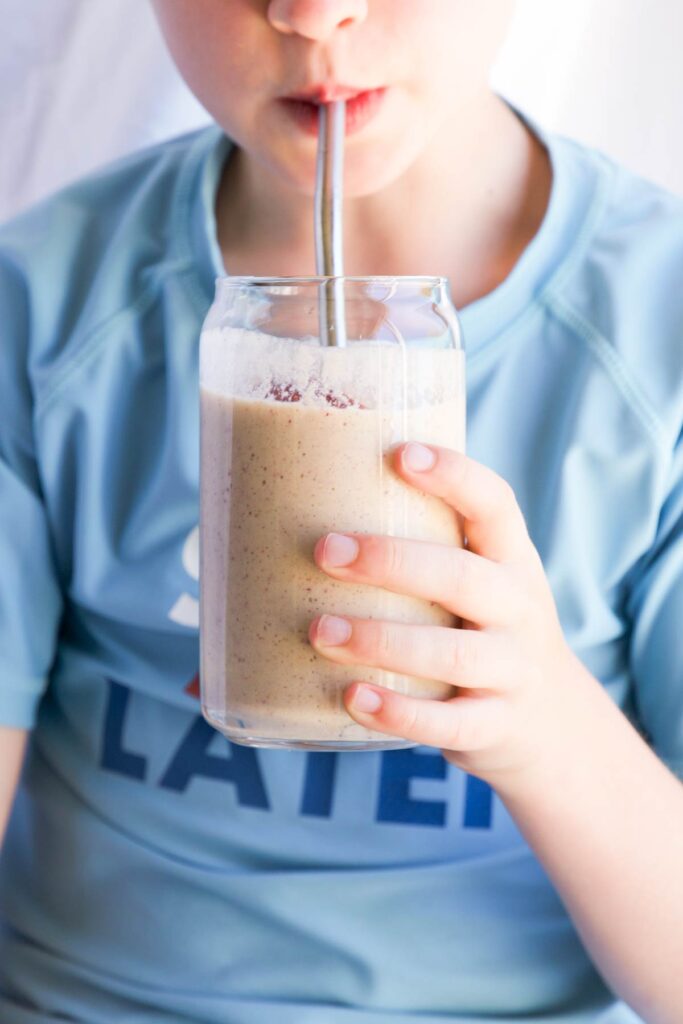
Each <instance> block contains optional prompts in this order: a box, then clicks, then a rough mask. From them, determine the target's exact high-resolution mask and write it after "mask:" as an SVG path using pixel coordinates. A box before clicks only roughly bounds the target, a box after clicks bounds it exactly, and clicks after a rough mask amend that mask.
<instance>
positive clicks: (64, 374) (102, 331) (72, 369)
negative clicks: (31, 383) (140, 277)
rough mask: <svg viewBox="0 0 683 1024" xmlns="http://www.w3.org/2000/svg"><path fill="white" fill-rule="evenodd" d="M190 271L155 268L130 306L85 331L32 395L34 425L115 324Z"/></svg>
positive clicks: (147, 305)
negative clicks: (170, 280)
mask: <svg viewBox="0 0 683 1024" xmlns="http://www.w3.org/2000/svg"><path fill="white" fill-rule="evenodd" d="M192 269H193V268H192V267H191V266H188V264H187V263H186V262H185V261H183V262H180V263H178V262H176V263H166V264H162V265H160V266H158V267H156V268H155V270H154V272H153V274H152V275H151V280H150V281H149V283H148V285H147V287H146V288H144V289H143V291H142V292H141V293H140V295H139V296H138V297H137V299H136V300H135V301H134V302H132V303H130V304H129V305H127V306H123V307H121V308H120V309H117V310H116V312H115V313H111V314H110V315H109V316H108V317H106V319H104V320H101V321H100V322H99V323H98V324H96V325H95V326H94V327H92V328H91V329H90V330H89V331H87V332H86V333H85V335H84V337H83V340H82V342H81V344H80V346H79V348H78V351H77V352H76V353H75V354H74V355H73V356H72V357H71V358H70V359H69V360H67V361H66V363H65V364H64V365H62V366H60V367H59V368H58V369H56V370H55V371H54V374H53V375H51V377H50V382H49V384H48V385H46V387H45V388H44V389H43V390H42V392H40V393H37V394H36V401H35V407H34V415H35V419H36V421H37V420H39V419H40V418H41V417H42V416H44V415H45V413H46V412H47V410H48V409H49V408H50V406H51V405H52V403H53V402H54V401H55V398H56V397H57V396H58V395H59V394H60V393H61V392H62V391H63V390H64V389H65V388H66V387H67V386H68V385H69V383H70V382H72V380H73V379H74V377H76V376H77V375H78V374H79V373H80V372H81V371H82V370H83V368H84V367H85V366H87V364H88V363H89V361H90V360H91V359H92V358H93V356H94V355H95V354H96V353H97V352H98V351H99V347H100V344H101V342H102V340H103V338H104V337H105V335H106V333H107V332H108V331H109V330H110V329H111V328H112V326H114V325H116V324H117V323H118V322H119V321H125V320H126V319H128V318H130V317H132V316H134V315H137V314H140V313H144V312H146V311H147V310H148V309H149V308H150V306H151V305H152V304H153V302H154V299H155V298H156V294H157V289H158V287H159V285H160V284H161V283H162V282H163V281H164V280H165V279H166V278H167V277H169V276H170V275H171V274H173V273H175V274H178V275H179V276H180V275H184V274H187V273H188V272H189V271H192Z"/></svg>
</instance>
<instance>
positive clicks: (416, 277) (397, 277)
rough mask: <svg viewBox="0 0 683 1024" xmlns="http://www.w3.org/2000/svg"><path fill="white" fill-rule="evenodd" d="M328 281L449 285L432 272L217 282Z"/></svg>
mask: <svg viewBox="0 0 683 1024" xmlns="http://www.w3.org/2000/svg"><path fill="white" fill-rule="evenodd" d="M328 281H351V282H353V283H356V284H358V283H363V282H367V283H371V284H372V283H374V282H378V283H379V284H390V283H392V284H397V283H402V282H404V281H405V282H419V283H421V284H424V283H426V282H431V283H432V284H433V285H448V283H449V281H448V278H447V277H443V276H441V275H432V274H407V275H402V274H368V275H365V276H362V277H361V276H358V275H353V276H351V275H349V276H347V275H346V274H338V275H333V274H329V275H325V274H320V275H314V276H312V277H250V276H249V275H248V274H236V275H232V274H221V275H219V276H218V277H216V284H220V285H226V284H227V285H238V284H241V285H244V284H258V285H267V284H283V285H293V284H318V285H320V284H325V283H326V282H328Z"/></svg>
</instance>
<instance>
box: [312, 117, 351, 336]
mask: <svg viewBox="0 0 683 1024" xmlns="http://www.w3.org/2000/svg"><path fill="white" fill-rule="evenodd" d="M318 113H319V118H320V120H319V123H318V162H317V168H316V181H315V264H316V273H317V274H318V276H320V277H329V278H330V280H329V281H326V282H325V283H324V284H323V285H322V286H321V289H320V338H321V341H322V344H323V345H337V346H339V347H341V346H343V345H346V316H345V310H344V286H343V281H342V280H340V278H342V277H343V274H344V261H343V248H342V246H343V220H342V202H343V197H344V133H345V126H346V104H345V103H344V101H343V100H339V101H337V102H335V103H321V104H320V106H319V107H318Z"/></svg>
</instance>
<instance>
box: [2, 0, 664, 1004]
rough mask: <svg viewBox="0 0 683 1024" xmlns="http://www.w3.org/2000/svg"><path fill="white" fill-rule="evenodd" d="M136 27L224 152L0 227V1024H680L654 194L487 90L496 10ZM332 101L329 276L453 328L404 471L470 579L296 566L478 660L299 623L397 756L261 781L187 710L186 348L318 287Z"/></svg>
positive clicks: (355, 555) (318, 757)
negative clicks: (318, 232) (404, 290)
mask: <svg viewBox="0 0 683 1024" xmlns="http://www.w3.org/2000/svg"><path fill="white" fill-rule="evenodd" d="M154 6H155V9H156V11H157V15H158V17H159V20H160V23H161V26H162V29H163V31H164V33H165V35H166V38H167V40H168V43H169V46H170V48H171V51H172V52H173V54H174V57H175V59H176V61H177V63H178V66H179V68H180V70H181V72H182V73H183V75H184V76H185V78H186V80H187V81H188V83H189V84H190V86H191V87H192V89H193V90H194V92H195V93H196V95H197V96H198V97H199V98H200V100H201V101H202V102H203V103H204V104H205V105H206V106H207V108H208V109H209V110H210V112H211V113H212V115H213V116H214V118H215V120H216V122H217V126H216V127H215V128H210V129H208V130H204V131H201V132H198V133H195V134H193V135H191V136H187V137H183V138H180V139H176V140H173V141H171V142H169V143H166V144H164V145H161V146H158V147H155V148H153V149H151V150H148V151H146V152H145V153H143V154H138V155H136V156H134V157H132V158H130V159H127V160H125V161H122V162H120V163H118V164H117V165H115V166H114V167H112V168H111V169H108V170H106V171H105V172H103V173H101V174H98V175H96V176H94V177H91V178H89V179H87V180H85V181H83V182H81V183H79V184H77V185H75V186H73V187H71V188H69V189H67V190H66V191H63V192H61V193H60V194H58V195H57V196H55V197H54V198H52V199H50V200H49V201H47V202H46V203H44V204H42V205H41V206H39V207H38V208H36V209H35V210H34V211H32V212H30V213H29V214H27V215H25V216H23V217H21V218H19V219H17V220H16V221H14V222H13V223H11V224H8V225H6V226H5V227H4V228H3V229H2V231H1V232H0V303H1V306H0V308H1V309H2V322H3V346H2V357H1V358H2V374H1V376H0V389H1V390H0V394H1V400H2V417H1V418H0V456H1V459H0V495H1V497H0V526H1V529H0V566H1V567H2V569H1V572H2V576H1V585H0V639H1V646H0V665H1V675H0V715H1V719H0V720H1V721H2V722H3V723H4V728H3V729H2V737H1V742H2V747H1V748H0V749H1V751H2V753H1V755H0V756H1V758H2V761H1V762H0V778H1V779H2V783H1V784H2V786H3V787H4V788H3V795H2V809H3V812H5V811H7V812H8V811H9V806H10V802H11V799H12V793H13V790H14V779H15V777H16V775H17V773H18V771H19V766H20V761H21V756H22V747H23V745H24V739H25V735H26V733H27V731H29V730H30V731H31V742H30V745H29V747H28V750H27V756H26V759H25V763H24V770H23V775H22V780H21V785H20V786H19V787H18V789H17V793H16V797H15V799H14V806H13V809H12V815H11V820H10V821H9V824H8V828H7V835H6V842H5V847H4V851H3V859H2V864H1V870H0V901H1V906H2V952H1V954H0V1020H2V1022H3V1024H39V1022H41V1024H42V1022H44V1021H52V1020H54V1021H57V1020H69V1021H78V1022H83V1024H85V1022H87V1024H104V1022H112V1021H131V1022H132V1021H135V1022H136V1024H152V1022H155V1024H161V1022H162V1021H163V1022H174V1024H180V1022H183V1024H261V1022H269V1024H270V1022H277V1024H303V1022H307V1024H370V1022H372V1024H390V1022H391V1024H394V1022H395V1021H397V1020H399V1019H400V1020H405V1021H406V1022H410V1024H427V1022H428V1021H430V1022H431V1021H434V1020H435V1019H440V1020H447V1021H449V1022H454V1024H455V1022H457V1024H474V1022H475V1021H481V1020H483V1019H486V1020H491V1021H496V1022H499V1024H512V1022H513V1021H515V1022H522V1021H529V1022H530V1021H532V1020H533V1021H537V1022H541V1021H542V1022H544V1024H559V1022H563V1024H583V1022H585V1024H588V1022H595V1021H600V1022H601V1024H626V1022H631V1024H632V1022H634V1021H638V1020H644V1021H646V1022H647V1024H674V1022H676V1021H680V1020H681V1019H683V995H682V994H681V988H680V982H679V978H678V967H677V965H678V964H679V963H680V962H681V959H682V958H683V948H682V947H681V929H680V922H681V915H682V914H683V895H682V894H681V887H680V863H681V860H682V858H683V813H682V812H683V792H682V790H681V786H680V782H679V781H678V779H677V778H676V772H679V771H680V770H681V768H682V767H683V690H681V686H680V677H681V662H682V658H681V644H680V638H679V628H680V627H679V622H680V614H681V611H682V610H683V608H682V606H683V583H682V582H681V573H680V571H679V566H680V563H681V559H682V558H683V545H682V543H681V536H682V534H683V530H682V528H681V527H682V524H683V466H682V464H681V450H680V446H679V445H678V444H677V442H678V439H679V435H680V431H681V413H682V406H683V389H682V388H681V385H680V379H681V378H680V375H681V370H682V369H683V349H682V347H681V344H680V341H681V327H682V326H683V293H682V291H681V288H680V285H679V278H680V267H681V265H682V261H683V204H682V203H681V202H680V201H679V200H677V199H675V198H674V197H672V196H670V195H668V194H666V193H665V192H663V191H661V190H659V189H657V188H656V187H654V186H653V185H650V184H648V183H647V182H645V181H643V180H641V179H638V178H636V177H635V176H633V175H630V174H628V173H627V172H625V171H624V170H622V169H620V168H619V167H617V166H615V165H614V164H613V163H612V162H611V161H610V160H608V159H607V158H605V157H604V156H602V155H600V154H599V153H597V152H594V151H592V150H589V149H586V148H584V147H581V146H579V145H577V144H575V143H573V142H571V141H569V140H567V139H565V138H562V137H559V136H557V135H554V134H550V133H546V132H543V131H542V130H541V129H539V128H538V127H537V126H534V125H532V124H530V123H529V122H528V121H527V120H526V119H525V118H524V117H523V116H522V115H520V114H519V113H518V112H517V111H515V110H514V109H512V108H511V107H510V106H508V105H507V104H506V103H505V102H504V101H503V100H502V99H500V98H499V97H498V96H497V95H495V94H494V93H493V92H492V91H491V90H490V89H489V87H488V86H487V81H488V73H489V69H490V66H491V64H492V61H493V58H494V55H495V53H496V50H497V48H498V45H499V42H500V40H501V39H502V38H503V35H504V33H505V29H506V27H507V23H508V20H509V17H510V14H511V9H512V4H511V2H510V0H487V2H485V3H484V2H479V3H476V4H475V3H471V2H469V0H420V3H419V4H417V3H415V2H414V0H270V2H266V0H155V2H154ZM339 96H344V97H345V98H346V99H347V114H348V122H347V139H346V196H347V201H346V205H345V215H346V217H345V229H346V240H345V242H346V245H345V249H346V272H347V273H348V274H350V275H366V274H440V275H445V276H447V277H449V279H450V281H451V285H452V293H453V296H454V300H455V303H456V305H457V307H458V309H459V311H460V316H461V322H462V326H463V329H464V334H465V340H466V347H467V360H468V363H467V367H468V431H469V433H468V457H467V458H465V457H463V456H461V455H458V453H456V452H453V451H450V450H448V449H444V448H442V449H435V448H430V449H427V450H426V451H425V450H424V449H420V448H419V447H418V448H417V449H416V450H413V452H412V454H413V455H414V456H415V457H416V459H417V462H416V463H415V464H409V461H408V456H409V454H410V452H409V451H408V449H407V448H406V446H403V445H402V446H399V448H398V449H397V450H396V453H395V460H396V461H395V465H396V469H397V471H398V472H399V473H400V474H401V475H402V476H403V478H404V480H405V481H406V484H407V485H408V486H416V487H419V488H421V489H422V490H424V491H427V492H430V493H433V494H436V495H438V496H439V497H441V498H442V499H443V500H444V501H446V502H448V503H449V504H451V505H452V506H453V507H454V508H455V509H457V510H458V511H459V512H460V513H461V514H462V515H463V516H464V522H465V527H466V534H467V539H468V547H467V550H465V551H459V550H456V549H453V550H450V549H445V548H437V547H435V546H434V547H426V546H424V545H423V546H421V547H420V548H419V550H418V548H417V547H416V545H415V543H414V542H411V540H410V538H402V539H393V540H391V539H388V538H370V539H368V538H367V537H364V536H363V535H362V534H356V535H352V536H351V537H350V538H349V537H347V538H346V539H344V538H342V539H339V538H335V536H334V535H329V536H328V537H326V538H321V539H320V541H319V543H318V545H317V547H316V551H315V558H316V561H317V563H318V565H319V566H320V569H321V571H324V572H328V573H329V574H330V575H332V576H335V577H336V578H338V579H341V580H354V581H365V582H368V583H371V584H373V585H375V586H386V587H389V588H392V589H396V590H399V591H401V592H404V593H406V594H408V593H410V594H414V595H418V596H421V597H425V598H428V599H431V600H436V601H438V602H439V603H441V604H442V605H443V606H444V607H447V608H449V609H451V610H452V611H453V612H454V613H455V614H458V615H461V616H462V617H463V618H464V619H465V620H466V621H467V623H468V624H469V626H470V628H469V629H459V630H456V629H448V630H446V629H439V630H436V629H432V628H428V627H414V626H400V627H399V626H397V625H395V624H394V625H392V624H384V623H381V622H377V621H373V622H364V621H354V622H347V623H346V624H344V623H342V624H341V626H340V625H339V624H335V622H334V621H333V620H332V619H330V618H321V617H318V618H316V620H315V621H314V622H312V624H311V632H310V642H311V644H312V645H313V646H314V647H315V649H316V650H317V651H318V652H319V653H320V654H321V655H323V656H325V657H327V658H330V659H332V660H337V661H344V662H346V663H354V664H357V665H358V680H359V683H354V684H353V685H352V686H350V687H349V688H348V690H347V692H346V694H345V702H346V706H347V709H348V711H349V714H350V715H351V716H352V717H353V718H355V719H356V720H357V721H359V722H361V723H363V724H370V723H372V727H373V728H375V729H380V730H384V731H386V732H388V733H390V734H392V735H400V736H404V737H406V738H407V739H410V740H413V741H414V742H415V743H416V744H421V745H422V746H416V747H412V748H409V749H405V750H394V751H389V752H383V753H356V754H343V755H340V754H335V753H326V754H325V753H307V752H305V751H277V750H270V749H259V750H255V749H253V748H248V747H244V746H239V745H232V744H228V743H227V742H226V741H225V740H224V739H223V738H222V737H221V736H220V735H219V734H218V733H216V732H215V731H214V730H212V729H211V728H210V727H209V726H208V725H207V723H206V722H205V721H204V719H203V718H202V717H201V715H200V714H199V709H198V706H197V702H196V694H197V677H196V673H197V666H198V632H197V626H198V619H197V575H198V572H197V518H198V381H197V365H198V336H199V331H200V327H201V323H202V320H203V318H204V315H205V314H206V312H207V309H208V307H209V305H210V303H211V300H212V295H213V285H214V278H215V276H216V275H218V274H222V273H225V272H228V273H231V274H257V275H296V274H298V275H305V274H311V273H313V272H314V258H313V237H312V193H313V184H314V169H315V152H316V137H315V104H316V102H327V101H331V100H333V99H334V98H335V97H339ZM228 139H230V140H231V141H230V142H229V141H228ZM343 563H345V564H346V568H344V566H343ZM335 565H336V568H335ZM327 612H328V613H329V615H330V616H333V615H334V612H335V609H334V608H329V609H327ZM344 638H346V641H345V642H343V639H344ZM340 640H341V641H342V642H340ZM364 665H365V666H367V665H381V666H384V667H385V668H388V669H395V670H398V671H400V672H409V673H413V674H416V675H419V676H425V677H428V678H440V679H443V680H445V681H447V682H450V683H452V684H453V685H454V686H455V687H457V688H458V689H456V690H454V697H453V699H452V700H449V701H444V702H432V701H427V700H424V701H415V700H411V699H409V698H407V697H402V696H399V695H398V694H393V693H391V692H389V691H387V690H382V688H378V687H372V688H371V693H373V692H374V693H376V694H379V695H380V696H381V698H382V703H381V708H380V709H379V710H375V711H374V712H372V711H371V709H370V704H369V699H371V697H370V698H369V697H368V692H367V690H368V688H365V689H363V688H362V687H361V686H360V685H359V684H360V683H361V682H362V679H363V666H364ZM361 696H362V700H364V701H365V702H366V703H365V704H364V705H362V702H361V700H359V698H361ZM363 708H364V710H363ZM629 1006H630V1007H631V1009H629Z"/></svg>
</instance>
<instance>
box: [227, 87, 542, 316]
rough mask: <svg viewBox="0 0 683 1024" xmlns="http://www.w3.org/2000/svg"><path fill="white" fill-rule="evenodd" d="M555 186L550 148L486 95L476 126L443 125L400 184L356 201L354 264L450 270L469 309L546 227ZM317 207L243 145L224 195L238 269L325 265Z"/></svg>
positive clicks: (458, 297)
mask: <svg viewBox="0 0 683 1024" xmlns="http://www.w3.org/2000/svg"><path fill="white" fill-rule="evenodd" d="M551 184H552V173H551V168H550V160H549V158H548V154H547V152H546V151H545V149H544V148H543V146H541V144H540V143H539V142H538V140H537V139H536V138H535V136H533V135H532V134H531V133H530V132H529V131H528V130H527V129H526V128H525V127H524V125H523V124H522V123H521V121H520V120H519V119H518V118H517V117H516V116H515V115H514V114H513V113H512V112H511V111H510V109H509V107H508V106H507V105H506V104H505V103H504V102H503V101H502V100H500V99H499V98H498V97H497V96H495V95H494V94H492V93H486V95H485V96H482V98H481V104H480V106H479V108H478V109H477V111H476V112H475V111H473V112H472V117H471V120H470V122H469V124H462V123H460V124H459V125H457V126H451V127H450V128H448V129H444V130H441V131H440V132H438V133H437V136H436V138H435V139H434V140H433V142H432V143H431V144H430V146H429V147H428V148H427V150H425V151H424V152H423V154H422V155H421V156H420V158H419V159H418V160H417V161H416V162H415V163H414V164H413V165H412V167H410V168H409V170H408V171H407V172H406V173H405V174H404V175H402V176H401V177H400V178H399V179H398V180H397V181H396V182H394V183H393V184H392V185H390V186H388V187H387V188H385V189H383V190H382V191H381V192H379V193H375V194H374V195H370V196H364V197H362V198H356V199H348V200H347V201H346V203H345V207H344V212H345V223H344V229H345V230H344V234H345V252H344V263H345V267H344V269H345V273H347V274H349V275H359V276H360V275H366V274H367V275H369V274H396V275H401V274H408V275H409V274H440V275H444V276H446V277H448V278H449V279H450V282H451V289H452V293H453V298H454V301H455V304H456V306H458V307H460V308H462V307H463V306H465V305H467V304H468V303H470V302H472V301H474V300H475V299H477V298H480V297H481V296H483V295H486V294H488V293H489V292H490V291H492V290H493V288H495V287H496V286H497V285H498V284H500V282H501V281H503V280H504V279H505V278H506V277H507V275H508V274H509V272H510V271H511V270H512V268H513V267H514V265H515V263H516V262H517V260H518V258H519V256H520V255H521V253H522V251H523V250H524V249H525V248H526V246H527V245H528V244H529V242H530V241H531V239H532V238H533V237H534V235H535V234H536V232H537V231H538V228H539V227H540V224H541V221H542V219H543V216H544V214H545V211H546V208H547V205H548V199H549V196H550V188H551ZM279 193H282V194H279ZM312 205H313V204H312V201H311V199H310V198H309V197H307V196H304V195H301V194H299V193H295V192H293V191H292V190H288V191H286V192H285V190H284V188H283V187H282V186H279V190H278V188H277V187H274V181H273V176H272V175H271V174H270V173H269V172H268V171H267V170H265V169H264V168H262V167H260V166H259V165H256V164H255V163H254V161H250V160H248V159H245V156H244V152H243V151H242V150H238V151H236V152H235V153H234V154H233V157H232V158H231V160H230V161H229V162H228V165H227V167H226V170H225V172H224V176H223V181H222V183H221V187H220V189H219V195H218V202H217V218H218V236H219V243H220V246H221V250H222V253H223V257H224V260H225V265H226V267H227V269H228V271H229V273H231V274H255V275H262V276H269V275H273V276H295V275H308V274H314V273H315V254H314V248H313V223H312Z"/></svg>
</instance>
